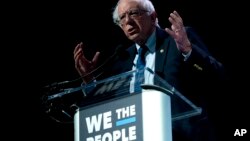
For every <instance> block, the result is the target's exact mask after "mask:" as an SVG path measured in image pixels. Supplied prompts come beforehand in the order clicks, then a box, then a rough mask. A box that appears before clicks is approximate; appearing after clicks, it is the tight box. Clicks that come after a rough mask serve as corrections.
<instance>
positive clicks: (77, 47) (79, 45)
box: [73, 42, 83, 54]
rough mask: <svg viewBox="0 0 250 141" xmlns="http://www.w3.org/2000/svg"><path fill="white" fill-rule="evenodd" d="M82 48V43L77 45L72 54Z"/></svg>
mask: <svg viewBox="0 0 250 141" xmlns="http://www.w3.org/2000/svg"><path fill="white" fill-rule="evenodd" d="M82 46H83V45H82V42H81V43H79V44H77V45H76V47H75V49H74V52H73V53H74V54H75V53H76V52H77V51H78V50H79V49H82Z"/></svg>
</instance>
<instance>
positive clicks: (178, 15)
mask: <svg viewBox="0 0 250 141" xmlns="http://www.w3.org/2000/svg"><path fill="white" fill-rule="evenodd" d="M173 13H174V14H175V15H176V16H177V17H181V16H180V14H179V13H178V12H177V11H174V12H173Z"/></svg>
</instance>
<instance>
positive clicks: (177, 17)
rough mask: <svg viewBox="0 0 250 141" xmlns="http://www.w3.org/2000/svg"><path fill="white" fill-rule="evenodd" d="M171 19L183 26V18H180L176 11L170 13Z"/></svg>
mask: <svg viewBox="0 0 250 141" xmlns="http://www.w3.org/2000/svg"><path fill="white" fill-rule="evenodd" d="M170 17H171V18H173V20H174V21H175V22H176V23H178V24H182V18H181V17H180V15H179V14H178V13H177V12H176V11H174V12H173V13H170Z"/></svg>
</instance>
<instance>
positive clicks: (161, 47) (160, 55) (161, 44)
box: [155, 28, 169, 74]
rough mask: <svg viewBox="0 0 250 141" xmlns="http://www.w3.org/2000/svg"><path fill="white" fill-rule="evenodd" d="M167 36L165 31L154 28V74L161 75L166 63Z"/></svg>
mask: <svg viewBox="0 0 250 141" xmlns="http://www.w3.org/2000/svg"><path fill="white" fill-rule="evenodd" d="M167 36H169V35H168V34H167V33H166V32H165V31H163V30H161V29H159V28H156V60H155V72H156V73H157V74H161V73H162V72H163V69H164V65H163V64H165V62H166V56H167V52H168V48H169V45H168V44H169V40H167V39H166V37H167Z"/></svg>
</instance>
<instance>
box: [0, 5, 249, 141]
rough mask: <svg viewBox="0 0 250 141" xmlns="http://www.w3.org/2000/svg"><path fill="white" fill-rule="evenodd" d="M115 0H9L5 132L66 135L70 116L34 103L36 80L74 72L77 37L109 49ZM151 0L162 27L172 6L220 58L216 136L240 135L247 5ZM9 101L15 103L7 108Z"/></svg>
mask: <svg viewBox="0 0 250 141" xmlns="http://www.w3.org/2000/svg"><path fill="white" fill-rule="evenodd" d="M115 3H116V1H115V0H112V1H110V0H109V1H88V2H87V1H86V2H76V3H74V2H57V3H56V2H54V3H52V2H32V3H30V2H29V3H25V2H22V3H20V4H19V3H15V4H13V3H11V4H9V5H10V7H11V8H10V9H9V10H7V11H6V12H9V11H11V10H14V11H15V12H14V13H12V14H11V15H8V16H6V20H4V21H5V22H4V23H6V25H7V26H6V27H8V28H5V27H4V26H3V27H4V30H3V31H4V33H5V32H6V34H5V37H6V36H7V37H11V38H8V39H6V40H5V41H7V46H6V48H7V49H10V51H9V52H8V53H9V54H10V57H8V58H6V60H10V59H13V60H11V61H10V63H8V64H7V68H10V69H11V70H12V71H11V73H10V75H9V76H12V77H8V78H7V79H8V80H9V79H11V83H10V86H11V88H10V89H8V93H7V95H8V96H7V97H8V101H7V102H8V103H9V104H8V105H7V106H6V105H5V107H6V108H4V109H5V110H6V109H7V110H6V112H7V113H6V115H12V114H13V113H14V116H7V118H8V119H10V122H9V123H11V125H10V126H11V129H9V128H8V129H9V130H6V131H7V133H10V136H9V137H10V138H15V137H16V138H17V139H20V138H22V137H24V139H25V140H38V139H39V140H46V141H50V140H51V141H52V140H53V141H55V140H65V141H66V140H68V141H73V124H65V123H64V124H61V123H57V122H55V121H53V120H52V119H50V118H49V117H48V116H47V115H46V114H45V113H44V112H43V111H42V110H41V105H40V97H41V96H42V92H41V88H42V87H43V86H45V85H48V84H51V83H53V82H60V81H64V80H72V79H75V78H77V77H78V74H77V72H76V70H75V68H74V60H73V50H74V47H75V46H76V44H77V43H79V42H80V41H83V42H84V43H85V44H86V46H87V47H88V54H87V55H88V56H90V57H91V56H92V55H93V53H94V52H95V51H96V50H100V51H101V52H102V53H104V54H107V56H108V55H109V53H110V52H108V49H111V50H112V49H114V47H115V46H116V45H117V44H118V43H120V42H124V41H126V40H125V37H124V35H123V33H122V31H121V30H120V29H119V28H118V27H117V26H115V25H114V24H113V23H112V15H111V12H112V8H113V6H114V5H115ZM153 3H154V4H155V7H156V11H157V13H158V17H159V24H160V25H161V26H162V27H169V26H170V24H169V22H168V20H167V19H168V17H169V14H170V12H172V11H173V10H177V11H178V12H179V14H180V15H181V16H182V18H183V20H184V24H185V25H187V26H192V27H193V28H194V29H195V30H196V31H197V33H198V34H199V35H200V36H201V37H202V39H203V40H204V42H205V43H206V44H207V46H208V48H209V50H210V51H211V53H212V54H213V55H214V56H215V57H216V58H217V59H218V60H219V61H221V62H222V63H223V64H224V65H225V67H226V69H227V72H228V77H229V85H228V90H227V91H225V93H222V94H221V95H215V96H214V105H215V106H216V107H214V111H216V112H218V120H217V121H216V123H217V126H218V130H219V132H220V133H221V134H220V135H221V136H222V137H226V138H227V137H232V139H235V140H240V139H245V138H241V137H234V136H233V134H234V131H235V130H236V129H241V128H246V129H249V128H247V127H248V123H247V117H246V111H247V110H246V109H247V108H246V107H248V106H247V104H248V102H247V101H246V95H247V94H248V91H247V87H248V84H247V83H246V82H244V81H247V80H248V79H247V75H246V74H247V64H249V63H248V62H247V61H244V60H247V58H248V56H247V52H246V49H247V47H248V44H247V42H246V41H247V38H246V37H245V36H244V35H243V34H244V31H246V30H247V29H246V28H245V26H246V25H245V22H244V20H245V19H246V18H245V17H244V13H245V11H246V10H247V9H244V8H242V7H241V6H239V4H238V3H236V2H231V3H229V2H225V3H223V4H218V2H217V1H215V0H205V1H198V0H197V1H196V0H177V1H174V0H167V1H165V2H163V1H160V0H153ZM9 5H8V6H9ZM21 5H23V6H21ZM238 8H241V10H240V11H238V10H237V9H238ZM6 21H7V22H6ZM242 29H244V30H242ZM242 32H243V33H242ZM8 62H9V61H8ZM8 72H9V71H8ZM244 79H245V80H244ZM10 103H11V104H10ZM12 103H13V104H12ZM12 105H14V107H13V108H9V107H10V106H12ZM248 111H249V110H248ZM10 113H12V114H10ZM214 113H215V112H214ZM12 123H13V125H12ZM10 126H9V127H10ZM6 129H7V128H6ZM15 134H17V135H15Z"/></svg>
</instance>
